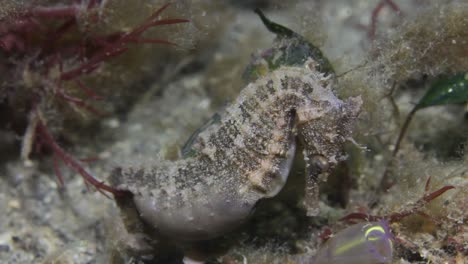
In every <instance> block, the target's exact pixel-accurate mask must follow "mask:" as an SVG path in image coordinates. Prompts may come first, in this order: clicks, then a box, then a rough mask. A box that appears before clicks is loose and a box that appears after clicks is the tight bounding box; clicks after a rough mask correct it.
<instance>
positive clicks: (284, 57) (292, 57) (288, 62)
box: [244, 9, 335, 82]
mask: <svg viewBox="0 0 468 264" xmlns="http://www.w3.org/2000/svg"><path fill="white" fill-rule="evenodd" d="M255 13H257V14H258V16H259V17H260V19H261V20H262V22H263V24H264V25H265V27H266V28H267V29H268V30H269V31H270V32H272V33H274V34H276V36H277V39H276V40H275V43H274V46H273V47H272V48H271V49H268V50H265V51H264V52H263V53H262V54H261V55H260V56H258V57H256V58H254V60H253V61H252V62H251V63H250V64H249V65H248V66H247V68H246V70H245V72H244V79H245V80H246V81H248V82H251V81H254V80H255V79H257V78H258V77H261V76H263V75H265V74H266V73H268V72H272V71H274V70H276V69H278V68H280V67H281V66H302V65H303V64H304V62H306V60H307V59H309V58H312V59H313V60H314V61H315V62H316V63H317V70H318V71H320V72H322V73H324V74H326V75H329V74H334V73H335V71H334V69H333V66H332V65H331V63H330V61H329V60H328V59H327V57H325V56H324V55H323V53H322V51H321V50H320V49H319V48H317V47H316V46H314V45H313V44H312V43H310V42H308V41H307V40H306V39H305V38H304V37H303V36H301V35H300V34H298V33H296V32H294V31H292V30H291V29H289V28H287V27H285V26H283V25H280V24H277V23H275V22H273V21H271V20H269V19H268V18H267V17H266V16H265V15H264V14H263V13H262V11H260V10H259V9H255Z"/></svg>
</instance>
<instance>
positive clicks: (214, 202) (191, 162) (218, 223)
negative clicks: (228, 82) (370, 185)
mask: <svg viewBox="0 0 468 264" xmlns="http://www.w3.org/2000/svg"><path fill="white" fill-rule="evenodd" d="M312 64H313V62H311V61H310V60H309V61H308V62H307V63H306V64H305V65H304V66H303V67H284V66H283V67H281V68H280V69H277V70H275V71H273V72H271V73H269V74H268V75H266V76H264V77H262V78H260V79H257V80H256V81H255V82H253V83H250V84H249V85H248V86H247V87H245V88H244V89H243V90H242V91H241V93H240V95H239V96H238V97H237V99H236V100H235V101H234V102H233V103H232V104H231V105H230V106H229V107H227V109H226V110H225V112H224V113H222V114H221V118H220V121H219V122H218V123H216V124H213V125H211V126H209V127H208V128H207V129H205V130H204V131H202V132H201V133H200V134H199V135H198V136H197V137H196V139H195V141H194V143H193V146H192V151H193V154H192V155H190V156H188V157H185V158H182V159H180V160H177V161H159V162H157V163H155V164H154V165H153V166H152V167H131V168H119V169H118V170H116V171H115V172H114V173H113V175H112V177H111V178H112V179H111V181H112V182H113V185H114V186H115V187H116V188H117V189H119V190H125V191H129V192H131V193H132V194H133V202H134V205H135V207H136V209H137V211H138V213H139V214H140V217H141V219H143V221H144V222H146V223H147V224H149V225H151V226H152V227H154V228H155V229H156V230H158V231H159V232H161V233H162V234H164V235H166V236H169V237H173V238H177V239H178V240H205V239H210V238H213V237H216V236H219V235H222V234H223V233H225V232H227V231H229V230H232V229H233V228H235V227H236V226H238V225H239V224H240V223H242V222H243V221H244V220H246V219H247V218H248V216H249V215H250V213H251V211H252V209H253V207H254V206H255V204H256V203H257V201H258V200H259V199H262V198H266V197H272V196H274V195H276V194H277V193H278V192H279V191H280V190H281V189H282V188H283V186H284V184H285V182H286V180H287V177H288V175H289V172H290V169H291V164H292V161H293V159H294V156H295V154H296V152H297V151H299V150H302V151H303V152H304V159H305V161H306V167H307V169H306V170H307V173H306V174H307V175H306V177H307V179H306V182H307V184H306V186H305V188H306V197H305V206H306V207H307V209H308V214H309V215H316V214H317V213H318V211H317V210H316V209H317V206H316V205H317V202H318V196H317V195H318V190H317V187H316V186H317V176H318V175H319V174H327V173H328V172H329V171H330V170H331V169H332V168H333V165H334V164H336V163H337V162H338V161H340V160H343V159H344V158H345V154H344V153H343V152H342V146H343V143H344V142H345V141H346V140H348V139H350V136H351V131H352V125H353V123H354V121H355V119H356V117H357V115H358V113H359V110H360V106H361V103H362V102H361V99H360V98H359V97H356V98H349V99H347V100H345V101H342V100H340V99H338V98H337V97H336V96H335V95H334V94H333V91H332V87H331V86H332V83H333V82H332V81H331V79H330V78H327V77H324V75H323V74H321V73H319V72H317V71H315V69H310V68H309V67H308V65H312Z"/></svg>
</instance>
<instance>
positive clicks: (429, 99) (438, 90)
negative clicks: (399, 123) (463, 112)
mask: <svg viewBox="0 0 468 264" xmlns="http://www.w3.org/2000/svg"><path fill="white" fill-rule="evenodd" d="M467 101H468V73H462V74H457V75H455V76H453V77H451V78H443V79H441V80H439V81H436V82H435V83H434V84H433V85H432V86H431V88H430V89H429V90H428V91H427V93H426V94H425V95H424V96H423V98H421V100H420V101H419V103H418V104H417V105H416V108H415V109H421V108H426V107H430V106H435V105H446V104H459V103H464V102H467Z"/></svg>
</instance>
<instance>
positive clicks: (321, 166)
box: [310, 155, 330, 173]
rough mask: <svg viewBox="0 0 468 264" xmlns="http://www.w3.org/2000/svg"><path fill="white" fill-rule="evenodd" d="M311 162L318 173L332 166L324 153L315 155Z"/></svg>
mask: <svg viewBox="0 0 468 264" xmlns="http://www.w3.org/2000/svg"><path fill="white" fill-rule="evenodd" d="M310 164H311V165H312V166H313V167H314V170H316V171H317V172H318V173H323V172H326V171H327V170H328V169H329V168H330V163H329V162H328V160H327V159H326V158H325V157H324V156H322V155H315V156H313V157H312V160H311V163H310Z"/></svg>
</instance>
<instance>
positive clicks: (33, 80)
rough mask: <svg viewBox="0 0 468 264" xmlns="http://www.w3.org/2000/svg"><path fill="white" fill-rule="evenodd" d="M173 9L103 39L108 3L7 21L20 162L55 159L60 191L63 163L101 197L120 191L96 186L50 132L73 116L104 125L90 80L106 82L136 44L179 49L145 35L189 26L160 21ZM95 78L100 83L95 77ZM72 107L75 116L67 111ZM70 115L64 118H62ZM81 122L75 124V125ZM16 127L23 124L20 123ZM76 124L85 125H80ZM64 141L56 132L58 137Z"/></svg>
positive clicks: (6, 95)
mask: <svg viewBox="0 0 468 264" xmlns="http://www.w3.org/2000/svg"><path fill="white" fill-rule="evenodd" d="M168 6H169V4H165V5H163V6H161V7H159V8H158V9H157V10H156V11H154V12H153V13H152V14H151V16H149V17H148V18H146V20H145V21H143V22H142V23H141V24H139V25H138V26H136V27H134V28H132V29H130V30H127V31H114V32H110V33H101V32H97V31H96V29H95V28H96V27H99V26H102V25H100V24H103V22H102V21H103V20H105V19H106V17H105V14H106V10H105V9H106V8H108V7H107V6H106V2H105V1H102V2H101V1H78V2H71V3H69V4H67V5H56V4H53V3H44V5H41V4H39V3H35V4H31V5H27V4H25V5H24V6H20V8H19V9H17V10H14V11H12V14H9V15H8V16H6V17H3V18H2V20H1V27H0V35H1V37H0V49H1V52H2V54H1V55H2V58H1V63H2V66H1V68H2V69H3V70H4V72H3V75H2V85H1V87H0V92H1V94H2V95H1V97H0V104H1V106H2V109H4V111H6V112H9V113H10V118H12V119H13V120H8V117H7V116H5V118H7V119H6V120H4V123H9V122H11V123H18V122H19V121H18V120H22V119H26V120H25V122H26V127H22V126H24V125H23V124H18V126H19V127H18V128H15V127H12V128H11V129H19V130H24V131H23V132H20V133H23V136H22V138H23V139H22V143H21V145H22V146H21V154H20V155H21V158H22V159H23V160H29V158H30V155H31V152H32V151H33V150H36V151H38V152H40V151H41V150H42V149H43V148H48V149H49V150H51V151H52V153H53V157H54V170H55V173H56V175H57V178H58V183H59V184H60V185H61V186H63V185H64V182H63V178H62V176H61V172H60V170H59V165H58V163H59V161H62V162H63V163H64V164H65V165H67V166H68V167H69V168H71V169H72V170H75V171H76V172H77V173H79V174H80V175H81V176H82V177H83V179H84V180H85V181H86V182H87V183H88V184H90V185H92V186H94V187H96V188H97V189H98V190H104V191H107V192H111V193H113V192H114V190H113V189H112V188H110V187H109V186H107V185H105V184H104V183H102V182H99V181H98V180H96V179H95V178H94V177H93V176H92V175H91V174H90V173H88V172H87V171H86V170H85V169H84V168H83V166H82V165H81V164H80V161H78V160H77V159H76V158H74V157H72V156H71V155H70V154H68V153H67V152H66V151H65V150H64V149H62V148H61V147H60V145H59V144H58V143H57V140H56V139H55V137H54V136H53V135H52V133H51V132H50V129H49V126H54V129H55V130H57V129H58V128H59V127H58V125H59V124H53V125H51V123H57V122H58V120H60V119H66V118H69V117H68V116H69V115H71V113H68V112H67V111H70V110H72V111H75V112H76V114H83V113H82V112H87V113H88V114H92V115H94V116H97V117H102V116H105V115H108V114H110V113H105V112H104V111H101V110H98V109H97V108H96V107H94V106H93V103H94V102H96V101H101V100H103V99H104V98H103V96H102V95H99V93H100V90H103V89H102V88H101V89H99V86H97V85H96V86H97V87H90V86H88V85H86V84H85V82H84V79H85V78H87V77H88V81H89V77H92V78H99V75H100V74H101V75H102V72H101V73H97V72H98V71H99V69H100V68H102V67H103V64H105V63H106V62H108V61H109V60H110V59H112V58H114V57H117V56H119V55H121V54H122V53H125V52H127V51H128V50H129V49H130V48H131V47H130V45H131V44H132V43H134V44H145V43H149V44H166V45H175V44H174V43H171V42H170V41H168V40H165V39H158V38H147V37H145V36H144V35H143V34H144V33H145V32H146V31H148V30H149V29H151V28H154V27H158V26H163V25H171V24H179V23H186V22H188V20H186V19H178V18H177V19H161V18H160V17H159V16H160V15H161V14H162V13H163V12H164V10H165V9H166V8H167V7H168ZM93 75H94V76H93ZM64 107H68V108H69V109H64ZM61 115H63V116H61ZM73 118H74V117H73ZM15 119H17V120H15ZM73 121H74V122H78V121H77V120H76V119H75V120H73ZM55 133H57V131H56V132H55Z"/></svg>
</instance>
